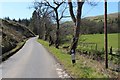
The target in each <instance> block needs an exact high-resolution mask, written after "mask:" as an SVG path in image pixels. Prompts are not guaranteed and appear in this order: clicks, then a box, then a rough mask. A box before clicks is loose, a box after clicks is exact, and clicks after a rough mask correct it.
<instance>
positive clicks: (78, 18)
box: [70, 2, 84, 52]
mask: <svg viewBox="0 0 120 80" xmlns="http://www.w3.org/2000/svg"><path fill="white" fill-rule="evenodd" d="M77 3H78V4H77V5H78V8H77V16H76V23H75V28H74V29H75V30H74V36H73V41H72V44H71V49H70V52H71V51H72V50H73V51H74V52H75V51H76V48H77V43H78V40H79V34H80V23H81V13H82V5H83V3H84V2H77Z"/></svg>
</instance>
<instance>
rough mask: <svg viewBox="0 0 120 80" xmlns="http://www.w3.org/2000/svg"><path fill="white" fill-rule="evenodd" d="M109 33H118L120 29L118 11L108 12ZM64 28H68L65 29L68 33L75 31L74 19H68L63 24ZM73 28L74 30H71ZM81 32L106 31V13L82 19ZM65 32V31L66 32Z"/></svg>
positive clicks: (94, 32)
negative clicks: (119, 26) (119, 27)
mask: <svg viewBox="0 0 120 80" xmlns="http://www.w3.org/2000/svg"><path fill="white" fill-rule="evenodd" d="M107 16H108V20H107V21H108V23H107V24H108V25H107V26H108V33H118V32H120V30H119V29H118V23H119V22H118V13H112V14H108V15H107ZM62 28H68V29H67V30H66V29H63V30H66V31H63V32H66V33H67V34H68V32H69V34H72V33H73V28H74V23H73V22H72V21H67V22H65V23H63V24H62ZM71 30H72V32H70V31H71ZM80 33H81V34H96V33H100V34H102V33H104V15H100V16H92V17H86V18H83V19H82V20H81V28H80ZM64 34H65V33H64Z"/></svg>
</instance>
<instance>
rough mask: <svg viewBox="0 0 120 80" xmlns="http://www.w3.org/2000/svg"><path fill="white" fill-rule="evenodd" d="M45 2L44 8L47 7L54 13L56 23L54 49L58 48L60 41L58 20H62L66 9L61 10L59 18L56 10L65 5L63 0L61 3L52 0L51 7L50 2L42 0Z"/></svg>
mask: <svg viewBox="0 0 120 80" xmlns="http://www.w3.org/2000/svg"><path fill="white" fill-rule="evenodd" d="M44 1H45V2H46V6H49V7H50V8H52V9H53V10H54V12H55V16H54V17H55V20H56V23H57V30H56V41H55V47H56V48H59V43H60V40H59V33H60V32H59V26H60V20H61V19H62V18H63V13H64V11H65V9H66V7H65V9H63V11H62V13H61V16H60V17H59V13H58V9H59V7H60V6H61V5H62V4H63V3H65V0H62V1H61V2H60V1H57V0H53V3H54V5H55V6H54V5H51V4H50V2H48V1H47V0H44Z"/></svg>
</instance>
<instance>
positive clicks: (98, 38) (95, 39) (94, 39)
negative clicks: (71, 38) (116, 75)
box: [79, 33, 120, 50]
mask: <svg viewBox="0 0 120 80" xmlns="http://www.w3.org/2000/svg"><path fill="white" fill-rule="evenodd" d="M118 35H120V33H119V34H117V33H114V34H108V49H110V47H111V46H112V48H113V50H117V49H118ZM80 39H82V40H84V41H83V43H95V44H96V45H97V49H98V50H101V49H104V34H88V35H81V36H80ZM79 45H80V43H79ZM88 46H89V45H88Z"/></svg>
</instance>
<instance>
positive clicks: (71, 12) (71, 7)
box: [68, 0, 76, 23]
mask: <svg viewBox="0 0 120 80" xmlns="http://www.w3.org/2000/svg"><path fill="white" fill-rule="evenodd" d="M68 5H69V12H70V15H71V18H72V20H73V22H74V23H76V18H75V15H74V12H73V5H72V2H71V0H68Z"/></svg>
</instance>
